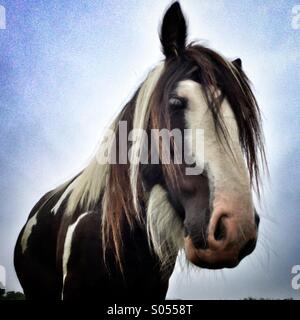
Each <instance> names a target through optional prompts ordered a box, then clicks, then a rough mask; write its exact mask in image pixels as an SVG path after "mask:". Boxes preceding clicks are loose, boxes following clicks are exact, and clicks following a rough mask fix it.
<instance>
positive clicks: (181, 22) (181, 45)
mask: <svg viewBox="0 0 300 320" xmlns="http://www.w3.org/2000/svg"><path fill="white" fill-rule="evenodd" d="M186 37H187V27H186V22H185V18H184V16H183V13H182V11H181V7H180V4H179V3H178V2H177V1H176V2H174V3H173V4H172V5H171V7H170V8H169V9H168V10H167V12H166V13H165V16H164V18H163V22H162V26H161V33H160V42H161V44H162V48H163V53H164V55H165V56H166V58H170V57H174V56H178V55H180V54H181V53H182V52H183V51H184V49H185V43H186Z"/></svg>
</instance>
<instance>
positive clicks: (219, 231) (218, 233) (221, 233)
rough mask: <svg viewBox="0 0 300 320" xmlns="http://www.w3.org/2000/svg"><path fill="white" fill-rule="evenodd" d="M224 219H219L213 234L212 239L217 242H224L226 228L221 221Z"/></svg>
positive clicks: (223, 217)
mask: <svg viewBox="0 0 300 320" xmlns="http://www.w3.org/2000/svg"><path fill="white" fill-rule="evenodd" d="M224 219H225V216H222V217H220V219H219V221H218V222H217V225H216V229H215V232H214V238H215V239H216V240H218V241H221V240H224V239H225V238H226V227H225V225H224V221H223V220H224Z"/></svg>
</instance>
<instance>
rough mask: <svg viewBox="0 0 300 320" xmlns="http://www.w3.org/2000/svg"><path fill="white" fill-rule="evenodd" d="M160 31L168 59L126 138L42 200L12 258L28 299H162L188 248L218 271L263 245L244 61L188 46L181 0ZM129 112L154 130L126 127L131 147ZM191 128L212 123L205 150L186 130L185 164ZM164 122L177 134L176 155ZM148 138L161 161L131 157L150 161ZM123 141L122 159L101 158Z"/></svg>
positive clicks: (148, 86) (142, 95) (254, 129)
mask: <svg viewBox="0 0 300 320" xmlns="http://www.w3.org/2000/svg"><path fill="white" fill-rule="evenodd" d="M160 40H161V44H162V49H163V54H164V56H165V59H164V60H163V61H162V62H161V63H159V64H158V65H157V66H156V67H155V68H154V69H153V70H151V72H149V74H148V76H147V77H146V79H145V80H144V82H143V83H142V84H141V85H140V86H139V88H138V90H137V91H136V93H135V94H134V95H133V97H132V99H131V100H130V101H129V102H128V103H127V104H126V105H125V106H124V108H123V109H122V110H121V112H120V113H119V115H118V116H117V118H116V119H115V120H114V122H113V124H112V125H111V127H110V130H111V131H112V132H114V133H116V135H115V137H116V138H115V139H111V141H110V142H107V141H108V140H110V139H106V143H103V144H101V146H100V149H99V150H98V152H97V155H95V157H94V158H93V160H92V161H91V162H90V164H89V165H88V166H87V167H86V168H85V169H84V170H83V171H82V172H80V173H79V174H78V175H77V176H75V177H74V178H73V179H71V180H70V181H68V182H66V183H65V184H63V185H61V186H59V187H57V188H56V189H54V190H52V191H50V192H48V193H47V194H46V195H44V196H43V197H42V198H41V200H40V201H39V202H38V203H37V204H36V205H35V206H34V208H33V209H32V211H31V213H30V215H29V218H28V220H27V222H26V224H25V226H24V228H23V229H22V231H21V233H20V235H19V238H18V240H17V244H16V247H15V258H14V262H15V268H16V272H17V275H18V278H19V280H20V283H21V285H22V287H23V289H24V293H25V296H26V298H27V299H46V300H59V299H64V300H77V299H78V300H79V299H95V298H99V297H102V299H123V300H124V299H151V298H155V299H164V298H165V296H166V293H167V290H168V282H169V278H170V276H171V274H172V272H173V269H174V266H175V262H176V257H177V254H178V252H179V251H180V250H181V249H182V250H184V252H185V256H186V258H187V259H186V260H187V261H188V262H191V263H192V264H194V265H196V266H198V267H200V268H208V269H220V268H233V267H235V266H237V265H238V264H239V262H240V261H241V260H242V259H243V258H244V257H245V256H247V255H248V254H250V253H251V252H252V251H253V250H254V248H255V245H256V241H257V234H258V225H259V216H258V215H257V213H256V210H255V208H254V204H253V199H252V193H253V190H254V189H257V187H258V188H259V167H260V165H259V162H260V160H262V159H264V146H263V134H262V129H261V126H262V125H261V116H260V111H259V108H258V105H257V102H256V99H255V97H254V95H253V92H252V90H251V87H250V83H249V80H248V78H247V77H246V75H245V73H244V72H243V70H242V66H241V60H240V59H237V60H234V61H231V60H228V59H226V58H224V57H222V56H221V55H220V54H218V53H216V52H215V51H213V50H211V49H209V48H207V47H204V46H202V45H200V44H197V43H190V44H187V26H186V21H185V18H184V15H183V13H182V11H181V7H180V5H179V3H178V2H175V3H173V4H172V5H171V6H170V7H169V9H168V10H167V11H166V13H165V15H164V18H163V21H162V25H161V31H160ZM121 122H125V123H126V125H127V128H128V130H129V131H130V130H133V129H136V131H135V132H139V130H143V131H144V132H145V133H146V137H145V135H139V134H133V135H132V136H129V133H128V136H126V137H125V138H126V141H128V147H129V148H131V153H129V152H128V153H126V151H127V149H126V150H125V146H124V143H119V142H120V141H119V140H120V139H121V138H124V136H122V135H118V133H119V131H120V126H119V124H120V123H121ZM154 129H156V130H154ZM187 129H188V130H189V132H190V133H191V135H192V136H195V132H196V130H197V129H201V130H203V137H204V139H203V144H202V148H200V151H199V148H198V147H197V143H194V142H193V139H185V138H183V139H182V143H183V147H184V148H183V149H184V150H185V149H186V150H189V152H190V155H191V158H192V160H193V163H191V162H188V161H186V160H185V159H184V160H183V161H182V162H181V163H180V162H178V163H177V162H176V161H175V158H176V157H177V156H180V155H182V153H183V152H182V149H180V148H179V147H178V146H177V144H178V141H177V140H176V139H174V135H173V136H172V134H170V133H172V132H174V130H177V132H180V133H182V136H184V132H185V131H186V130H187ZM153 130H154V131H153ZM162 130H166V132H168V133H169V145H170V161H169V163H168V162H165V161H163V153H164V151H163V150H164V147H165V146H166V144H167V142H166V140H165V139H162V137H161V134H160V133H161V132H162ZM152 132H154V134H153V136H154V142H153V141H149V140H150V139H149V137H150V136H151V135H152ZM104 140H105V139H104ZM146 142H149V145H148V144H147V143H146ZM145 145H147V147H146V152H147V156H148V158H149V159H150V158H151V155H150V153H151V151H153V150H156V152H157V154H158V157H159V161H158V162H156V163H152V162H151V161H148V162H147V161H143V162H142V161H132V155H135V157H136V158H137V160H141V159H140V156H141V152H140V150H141V149H142V148H144V146H145ZM113 148H115V149H116V151H117V157H116V161H114V162H111V161H103V158H104V157H105V155H106V156H107V154H109V155H111V154H112V150H113ZM144 149H145V148H144ZM124 154H126V157H125V159H124ZM121 155H122V156H121ZM121 158H122V159H121ZM146 158H147V157H146ZM108 159H110V156H109V157H107V158H106V160H108ZM149 159H148V160H149ZM202 159H203V160H202ZM121 160H122V161H121ZM124 160H125V161H124ZM126 160H127V161H126ZM146 160H147V159H146ZM201 163H202V166H201ZM197 166H198V167H199V168H198V169H199V172H198V173H197V174H189V170H193V169H194V170H195V169H197ZM200 167H201V168H200ZM200 169H201V170H200Z"/></svg>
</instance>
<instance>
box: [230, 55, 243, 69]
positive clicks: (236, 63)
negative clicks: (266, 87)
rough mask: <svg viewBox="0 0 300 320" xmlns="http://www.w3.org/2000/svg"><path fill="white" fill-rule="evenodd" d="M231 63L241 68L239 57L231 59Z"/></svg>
mask: <svg viewBox="0 0 300 320" xmlns="http://www.w3.org/2000/svg"><path fill="white" fill-rule="evenodd" d="M232 63H233V64H234V66H235V67H236V68H238V69H242V60H241V59H240V58H237V59H235V60H233V61H232Z"/></svg>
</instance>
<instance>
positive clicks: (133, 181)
mask: <svg viewBox="0 0 300 320" xmlns="http://www.w3.org/2000/svg"><path fill="white" fill-rule="evenodd" d="M195 70H196V72H195ZM192 74H193V75H195V74H196V76H197V79H198V80H199V82H200V83H201V85H202V89H203V92H204V94H205V97H206V101H207V104H208V107H209V108H210V110H211V111H212V114H213V119H214V122H215V126H216V131H217V132H218V134H220V135H223V136H224V137H227V134H226V127H224V125H223V123H222V117H221V116H220V114H219V110H220V105H221V101H220V99H217V98H216V96H215V92H216V90H219V89H220V90H221V92H222V94H223V95H224V96H225V97H226V98H227V99H228V102H229V104H230V105H231V108H232V110H233V113H234V115H235V118H236V122H237V126H238V130H239V137H240V143H241V146H242V149H243V152H244V155H245V159H246V163H247V166H248V170H249V175H250V179H251V183H252V182H253V181H255V186H256V189H257V191H258V192H259V168H260V165H259V159H261V160H262V162H263V163H265V153H264V143H263V135H262V130H261V115H260V111H259V108H258V105H257V101H256V99H255V97H254V94H253V92H252V90H251V85H250V82H249V80H248V78H247V76H246V75H245V73H244V72H243V71H242V70H241V69H238V68H237V67H235V65H234V64H233V63H231V62H229V61H228V60H227V59H225V58H223V57H222V56H221V55H219V54H218V53H216V52H215V51H213V50H211V49H208V48H206V47H204V46H202V45H199V44H194V43H192V44H190V45H188V46H187V47H186V50H185V52H184V53H183V54H182V55H181V56H179V57H173V58H169V59H166V61H165V62H164V63H161V64H159V65H158V66H157V67H156V68H154V69H153V70H152V71H151V72H150V73H149V74H148V76H147V77H146V80H145V81H144V82H143V83H142V84H141V86H140V87H139V89H138V90H137V91H136V93H135V94H134V96H133V97H132V99H131V100H130V101H129V102H128V103H127V104H126V105H125V107H124V108H123V110H122V111H121V112H120V114H119V115H118V117H117V118H116V119H115V121H114V122H113V123H112V125H111V127H110V129H111V130H113V131H114V132H115V133H116V138H117V139H116V141H115V143H118V134H117V133H118V122H119V121H121V120H122V121H127V123H128V130H131V129H144V130H147V129H149V128H156V129H162V128H167V129H170V115H169V109H168V100H169V97H170V94H172V91H173V90H174V89H175V86H176V83H177V82H178V81H181V80H184V79H187V78H189V77H191V75H192ZM133 139H136V140H137V141H135V143H134V144H133V145H132V149H131V156H130V157H131V160H132V158H133V157H138V154H139V150H140V148H141V146H142V144H143V140H142V139H141V138H140V139H139V137H138V136H134V137H133ZM112 143H113V142H111V144H110V145H108V144H107V143H106V144H101V146H100V148H99V150H98V152H97V155H96V156H95V157H94V158H93V160H92V161H91V162H90V164H89V165H88V166H87V167H86V168H85V169H84V170H83V171H82V173H81V174H80V175H79V176H78V177H77V178H76V179H75V180H74V181H73V182H72V183H71V184H70V185H69V186H68V188H67V189H66V191H65V192H64V194H63V195H62V197H61V198H60V200H59V201H58V202H57V204H56V206H55V207H54V208H53V211H54V213H55V212H57V211H58V210H59V208H60V207H61V205H62V203H66V214H68V215H72V214H74V212H87V211H90V210H99V208H101V212H102V245H103V250H104V254H105V251H106V250H107V249H108V248H109V249H110V250H112V251H113V252H114V254H115V258H116V261H117V262H118V265H119V266H120V269H121V270H123V269H122V232H123V230H124V226H125V225H129V227H130V228H131V229H133V228H134V226H136V224H138V225H140V226H145V225H146V224H147V223H148V225H147V230H148V236H149V241H150V243H151V244H152V246H153V249H154V251H155V252H156V253H157V254H158V256H159V258H160V259H161V261H162V263H163V264H165V265H167V264H168V259H170V257H172V258H174V254H176V255H177V251H178V249H179V247H180V245H179V242H178V241H177V240H178V239H177V240H176V239H175V238H174V233H173V234H172V230H170V226H169V225H168V224H169V222H170V221H172V217H174V219H176V214H175V212H173V211H174V210H173V211H172V210H171V209H170V208H169V209H168V212H169V214H168V218H166V219H164V218H163V217H161V218H159V217H157V216H153V214H154V213H153V212H154V211H155V215H159V214H161V215H163V214H164V213H163V212H158V210H154V211H153V210H152V209H153V208H154V207H155V206H159V204H157V201H158V200H157V199H159V197H156V198H155V199H151V201H149V195H148V198H147V195H145V192H144V191H143V188H142V182H141V177H140V165H139V164H137V162H136V161H134V162H133V163H127V164H118V163H116V164H109V163H103V162H102V161H99V160H101V157H103V153H104V152H105V150H109V149H110V148H111V147H112ZM99 157H100V158H99ZM161 166H162V170H163V174H164V176H165V180H166V181H167V182H169V183H170V184H171V185H176V177H178V175H179V169H178V165H176V164H174V163H171V164H168V165H165V164H162V165H161ZM156 191H157V190H156ZM160 198H161V199H163V200H161V201H167V200H166V199H167V197H165V196H163V195H161V197H160ZM148 202H150V204H149V203H148ZM148 204H149V205H148ZM153 204H155V206H154V205H153ZM147 205H148V212H147V213H146V217H144V216H143V214H142V212H144V213H145V208H147ZM146 210H147V209H146ZM147 217H149V219H147ZM145 218H146V220H145ZM176 221H177V220H176ZM167 228H169V230H167ZM181 228H182V223H180V222H178V223H177V227H174V228H173V229H176V230H177V231H178V234H179V233H180V232H181V231H180V230H181ZM158 239H160V241H163V242H164V244H165V245H162V243H159V242H160V241H158ZM168 250H169V251H170V252H169V253H168V254H167V251H168ZM104 257H105V255H104Z"/></svg>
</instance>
